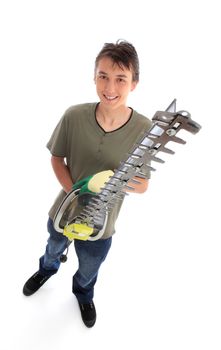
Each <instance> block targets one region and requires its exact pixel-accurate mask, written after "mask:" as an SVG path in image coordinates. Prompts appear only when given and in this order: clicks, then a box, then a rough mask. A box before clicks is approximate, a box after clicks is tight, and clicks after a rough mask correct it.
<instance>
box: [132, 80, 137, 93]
mask: <svg viewBox="0 0 221 350" xmlns="http://www.w3.org/2000/svg"><path fill="white" fill-rule="evenodd" d="M137 84H138V81H133V82H132V84H131V89H130V91H134V89H136V87H137Z"/></svg>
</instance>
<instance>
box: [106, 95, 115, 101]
mask: <svg viewBox="0 0 221 350" xmlns="http://www.w3.org/2000/svg"><path fill="white" fill-rule="evenodd" d="M105 97H106V98H107V99H108V100H114V99H115V98H116V96H114V97H112V96H107V95H105Z"/></svg>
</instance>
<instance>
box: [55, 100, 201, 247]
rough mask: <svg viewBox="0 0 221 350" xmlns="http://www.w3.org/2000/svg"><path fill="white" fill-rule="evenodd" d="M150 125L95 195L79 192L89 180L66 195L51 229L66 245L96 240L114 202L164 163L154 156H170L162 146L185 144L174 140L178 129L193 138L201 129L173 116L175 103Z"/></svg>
mask: <svg viewBox="0 0 221 350" xmlns="http://www.w3.org/2000/svg"><path fill="white" fill-rule="evenodd" d="M152 122H153V124H152V126H151V128H150V129H148V130H146V132H144V133H143V134H142V135H141V137H140V139H139V140H138V142H137V143H136V144H135V145H134V146H133V147H132V149H131V150H130V152H129V153H128V154H127V155H126V157H125V159H124V160H122V161H121V162H120V165H119V167H118V168H117V169H116V170H115V171H114V172H112V173H108V177H107V178H106V181H105V182H104V186H103V187H102V188H100V190H99V192H98V193H93V192H91V191H87V189H86V190H84V191H82V188H84V187H85V186H86V183H88V182H89V181H92V180H91V177H90V178H89V179H88V181H84V180H83V182H82V180H81V181H80V182H79V183H77V186H76V185H75V186H74V187H73V190H71V191H70V192H69V193H68V194H67V195H66V197H65V198H64V200H63V201H62V203H61V205H60V206H59V208H58V210H57V212H56V214H55V217H54V228H55V230H56V231H58V232H61V233H63V234H64V235H65V236H67V237H68V239H69V244H70V243H71V241H72V240H73V239H81V240H90V241H94V240H97V239H100V238H101V237H102V236H103V234H104V232H105V227H106V224H107V220H108V214H109V212H110V211H111V210H112V208H113V207H114V205H115V204H116V202H117V201H122V200H123V199H124V197H125V196H126V195H128V193H127V192H126V191H127V189H130V190H132V189H133V187H132V185H131V184H133V183H136V182H137V183H139V177H140V178H146V174H147V173H148V172H149V171H155V169H154V168H153V167H152V162H158V163H164V161H163V160H162V159H161V158H158V157H156V155H157V153H159V152H163V153H168V154H174V153H175V152H174V151H172V150H171V149H169V148H167V147H166V144H167V143H168V142H170V141H172V142H175V143H180V144H185V143H186V142H185V141H184V140H183V139H181V138H179V137H177V136H176V134H177V133H178V132H179V131H180V130H181V129H184V130H186V131H188V132H190V133H192V134H196V133H197V132H198V131H199V130H200V128H201V126H200V125H199V124H198V123H196V122H195V121H193V120H192V119H191V115H190V114H189V113H188V112H187V111H184V110H181V111H178V112H176V100H174V101H173V102H172V103H171V104H170V105H169V107H168V108H167V109H166V111H158V112H156V113H155V115H154V117H153V118H152ZM135 177H136V178H135ZM137 177H138V179H137ZM129 182H130V186H129V184H128V183H129ZM78 185H79V186H78ZM79 208H80V210H79Z"/></svg>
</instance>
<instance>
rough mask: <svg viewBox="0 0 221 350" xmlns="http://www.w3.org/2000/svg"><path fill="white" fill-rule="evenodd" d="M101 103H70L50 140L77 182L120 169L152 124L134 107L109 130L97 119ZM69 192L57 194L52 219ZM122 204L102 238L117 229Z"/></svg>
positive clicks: (113, 211) (50, 212) (56, 154)
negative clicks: (116, 126)
mask: <svg viewBox="0 0 221 350" xmlns="http://www.w3.org/2000/svg"><path fill="white" fill-rule="evenodd" d="M97 105H98V103H86V104H80V105H76V106H73V107H70V108H69V109H68V110H67V111H66V112H65V113H64V115H63V117H62V118H61V120H60V121H59V123H58V125H57V126H56V128H55V130H54V132H53V134H52V136H51V138H50V140H49V142H48V143H47V148H48V149H49V150H50V152H51V154H52V155H54V156H57V157H64V158H66V163H67V166H68V168H69V171H70V174H71V177H72V180H73V183H75V182H76V181H78V180H80V179H83V178H84V177H86V176H89V175H93V174H96V173H97V172H99V171H103V170H113V171H114V170H115V169H117V168H118V166H119V164H120V161H121V160H123V159H125V156H126V155H127V153H128V152H129V151H130V149H131V148H132V147H133V145H134V144H135V142H136V141H138V140H139V138H140V136H141V135H142V133H143V132H144V131H146V130H148V129H149V128H150V127H151V125H152V122H151V121H150V120H149V119H148V118H146V117H145V116H143V115H141V114H139V113H137V112H136V111H134V110H132V109H131V116H130V119H129V120H128V121H127V123H125V124H124V125H123V126H121V127H120V128H119V129H116V130H114V131H111V132H105V131H104V130H103V129H102V128H101V126H100V125H99V124H98V123H97V120H96V107H97ZM149 177H150V175H149V174H147V178H149ZM65 195H66V193H65V192H64V191H63V190H61V192H60V193H59V195H58V196H57V198H56V200H55V202H54V204H53V206H52V208H51V209H50V211H49V216H50V217H51V218H52V219H53V217H54V215H55V213H56V210H57V208H58V207H59V205H60V203H61V201H62V200H63V198H64V197H65ZM121 204H122V203H120V202H117V203H116V205H115V206H114V208H113V209H112V210H111V212H110V214H109V215H108V222H107V226H106V229H105V232H104V235H103V237H102V239H104V238H108V237H110V236H111V235H113V233H114V232H115V228H114V225H115V222H116V219H117V217H118V214H119V211H120V207H121Z"/></svg>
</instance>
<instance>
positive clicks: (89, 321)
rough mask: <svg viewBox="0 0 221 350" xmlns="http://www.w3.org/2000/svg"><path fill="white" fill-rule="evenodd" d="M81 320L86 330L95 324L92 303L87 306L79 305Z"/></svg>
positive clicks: (94, 310)
mask: <svg viewBox="0 0 221 350" xmlns="http://www.w3.org/2000/svg"><path fill="white" fill-rule="evenodd" d="M79 307H80V310H81V317H82V320H83V322H84V324H85V326H87V327H88V328H90V327H93V326H94V324H95V322H96V309H95V306H94V303H93V301H91V302H90V303H87V304H83V303H79Z"/></svg>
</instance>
